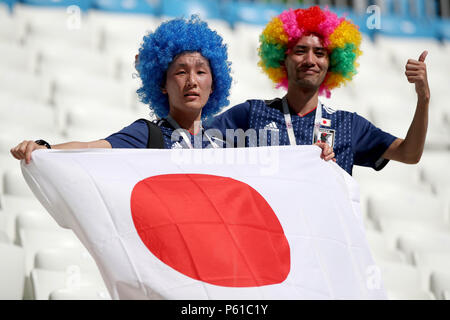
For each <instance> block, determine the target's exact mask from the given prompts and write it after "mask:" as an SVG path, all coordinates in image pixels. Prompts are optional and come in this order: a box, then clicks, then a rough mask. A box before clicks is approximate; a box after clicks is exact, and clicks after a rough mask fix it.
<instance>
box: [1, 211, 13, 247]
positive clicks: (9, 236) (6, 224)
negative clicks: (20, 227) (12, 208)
mask: <svg viewBox="0 0 450 320" xmlns="http://www.w3.org/2000/svg"><path fill="white" fill-rule="evenodd" d="M15 224H16V215H15V214H14V213H12V212H9V211H7V210H3V209H0V232H1V233H2V234H3V236H2V239H3V242H4V243H14V238H15V235H16V226H15Z"/></svg>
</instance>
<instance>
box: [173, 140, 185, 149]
mask: <svg viewBox="0 0 450 320" xmlns="http://www.w3.org/2000/svg"><path fill="white" fill-rule="evenodd" d="M170 148H171V149H183V146H182V145H181V143H179V142H178V141H177V142H175V143H173V144H172V146H171V147H170Z"/></svg>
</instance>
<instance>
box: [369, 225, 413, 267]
mask: <svg viewBox="0 0 450 320" xmlns="http://www.w3.org/2000/svg"><path fill="white" fill-rule="evenodd" d="M366 236H367V241H368V243H369V247H370V251H371V252H372V255H373V257H374V259H375V261H390V262H397V263H403V262H405V261H406V258H405V257H404V255H403V253H402V252H400V251H398V250H396V249H395V248H394V247H393V246H392V244H390V243H389V242H388V240H387V239H386V237H385V236H384V235H383V234H382V233H380V232H377V231H369V230H368V231H367V232H366Z"/></svg>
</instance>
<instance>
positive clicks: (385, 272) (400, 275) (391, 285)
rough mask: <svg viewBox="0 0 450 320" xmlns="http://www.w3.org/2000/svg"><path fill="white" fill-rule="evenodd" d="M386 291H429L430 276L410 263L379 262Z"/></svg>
mask: <svg viewBox="0 0 450 320" xmlns="http://www.w3.org/2000/svg"><path fill="white" fill-rule="evenodd" d="M378 266H379V267H380V270H381V277H382V279H383V283H384V287H385V289H386V291H388V292H389V291H390V292H421V291H427V290H428V286H429V278H428V275H427V274H422V273H421V272H420V270H419V269H417V268H416V267H414V266H411V265H408V264H400V263H392V262H385V261H383V263H378Z"/></svg>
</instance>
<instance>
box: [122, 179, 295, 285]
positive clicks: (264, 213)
mask: <svg viewBox="0 0 450 320" xmlns="http://www.w3.org/2000/svg"><path fill="white" fill-rule="evenodd" d="M131 214H132V218H133V222H134V225H135V227H136V230H137V232H138V234H139V237H140V238H141V240H142V241H143V243H144V244H145V246H146V247H147V248H148V249H149V250H150V251H151V252H152V253H153V254H154V255H155V256H156V257H157V258H158V259H160V260H161V261H162V262H164V263H165V264H167V265H169V266H170V267H172V268H173V269H175V270H177V271H179V272H181V273H183V274H184V275H186V276H188V277H191V278H194V279H197V280H201V281H204V282H207V283H210V284H214V285H219V286H225V287H254V286H263V285H270V284H276V283H281V282H283V281H284V280H285V279H286V277H287V275H288V274H289V271H290V264H291V263H290V248H289V243H288V241H287V239H286V236H285V235H284V232H283V229H282V227H281V224H280V222H279V221H278V218H277V216H276V214H275V212H274V211H273V210H272V208H271V207H270V205H269V204H268V203H267V201H266V200H265V199H264V198H263V197H262V196H261V195H260V194H259V193H258V192H257V191H256V190H255V189H253V188H252V187H251V186H249V185H248V184H246V183H244V182H241V181H237V180H234V179H231V178H227V177H220V176H213V175H205V174H168V175H160V176H154V177H150V178H147V179H144V180H142V181H140V182H138V183H137V184H136V185H135V187H134V188H133V191H132V194H131Z"/></svg>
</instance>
